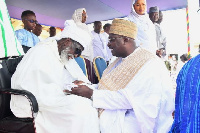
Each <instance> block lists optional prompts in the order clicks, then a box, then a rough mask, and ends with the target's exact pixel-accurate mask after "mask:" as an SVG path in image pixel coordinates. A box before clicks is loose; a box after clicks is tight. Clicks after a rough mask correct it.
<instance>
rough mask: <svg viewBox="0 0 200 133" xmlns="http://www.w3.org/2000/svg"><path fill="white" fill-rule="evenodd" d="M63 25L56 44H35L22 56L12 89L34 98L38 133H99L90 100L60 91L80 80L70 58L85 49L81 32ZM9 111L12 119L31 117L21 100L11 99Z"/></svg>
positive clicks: (20, 98)
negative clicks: (78, 50)
mask: <svg viewBox="0 0 200 133" xmlns="http://www.w3.org/2000/svg"><path fill="white" fill-rule="evenodd" d="M66 23H67V22H66ZM67 24H68V25H67V26H66V27H65V29H64V30H63V31H62V34H61V38H60V39H59V40H58V41H56V40H49V41H44V42H41V43H38V45H36V46H35V47H33V48H32V49H31V50H30V52H28V53H27V54H26V55H25V56H24V58H23V59H22V61H21V62H20V64H19V65H18V67H17V69H16V72H15V73H14V75H13V77H12V81H11V82H12V88H13V89H22V90H28V91H30V92H31V93H33V95H34V96H35V97H36V99H37V102H38V105H39V112H38V115H37V117H36V119H35V126H36V131H37V132H38V133H99V125H98V115H97V111H96V109H95V108H93V107H92V105H91V104H92V103H91V100H90V99H87V98H84V97H80V96H76V95H65V93H64V92H63V89H67V88H71V86H73V84H71V83H72V82H73V81H74V80H76V79H79V80H80V78H79V77H83V76H82V75H81V74H83V73H81V70H80V71H79V70H78V69H76V70H74V68H77V67H76V66H77V64H73V65H71V61H72V62H73V61H74V59H71V58H72V57H73V56H74V53H76V51H75V50H77V49H80V47H85V43H84V42H85V40H84V39H85V38H84V36H85V35H84V34H82V33H83V32H81V30H79V28H78V27H76V26H75V24H74V23H71V21H69V23H67ZM81 45H82V46H81ZM86 79H87V78H86V77H85V79H84V77H83V80H85V81H86V82H87V80H86ZM11 110H12V112H13V114H14V115H15V116H16V117H31V112H30V104H29V102H28V101H27V99H26V98H25V97H21V96H12V98H11Z"/></svg>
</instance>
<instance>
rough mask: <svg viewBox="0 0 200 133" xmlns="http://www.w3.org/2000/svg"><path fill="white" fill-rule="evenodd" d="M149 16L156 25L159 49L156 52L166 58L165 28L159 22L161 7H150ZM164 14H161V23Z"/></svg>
mask: <svg viewBox="0 0 200 133" xmlns="http://www.w3.org/2000/svg"><path fill="white" fill-rule="evenodd" d="M149 18H150V20H151V21H152V22H153V24H154V25H155V29H156V42H157V51H156V53H157V52H158V53H160V54H159V55H160V57H161V58H162V59H164V57H165V56H166V37H165V35H164V34H163V30H162V29H161V27H160V24H158V23H157V22H158V20H159V8H158V7H157V6H155V7H150V8H149ZM162 19H163V16H161V18H160V20H159V23H161V22H162Z"/></svg>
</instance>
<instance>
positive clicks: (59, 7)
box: [6, 0, 187, 28]
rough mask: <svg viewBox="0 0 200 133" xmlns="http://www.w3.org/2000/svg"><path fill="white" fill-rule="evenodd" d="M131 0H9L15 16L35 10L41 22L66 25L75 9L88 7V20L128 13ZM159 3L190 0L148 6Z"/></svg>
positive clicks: (149, 0) (172, 6) (162, 6)
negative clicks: (25, 11)
mask: <svg viewBox="0 0 200 133" xmlns="http://www.w3.org/2000/svg"><path fill="white" fill-rule="evenodd" d="M131 3H132V0H6V4H7V7H8V11H9V14H10V16H11V17H12V18H17V19H21V13H22V12H23V11H24V10H32V11H34V12H35V13H36V17H37V20H38V22H39V23H41V24H45V25H50V26H55V27H60V28H63V27H64V22H65V20H66V19H71V16H72V14H73V13H74V10H75V9H78V8H86V10H87V14H88V16H89V17H88V19H87V23H92V22H94V21H102V20H109V19H113V18H117V17H118V18H119V17H125V16H127V15H128V14H129V13H130V10H131ZM151 6H158V7H159V8H160V10H173V9H179V8H185V7H186V6H187V0H147V7H148V8H149V7H151Z"/></svg>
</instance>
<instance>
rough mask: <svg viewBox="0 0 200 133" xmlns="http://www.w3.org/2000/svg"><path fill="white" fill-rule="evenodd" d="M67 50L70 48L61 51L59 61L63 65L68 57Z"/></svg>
mask: <svg viewBox="0 0 200 133" xmlns="http://www.w3.org/2000/svg"><path fill="white" fill-rule="evenodd" d="M69 51H70V48H66V49H64V50H62V51H61V54H60V58H61V61H62V62H63V64H64V65H65V64H67V63H68V61H69V58H68V57H69V55H68V53H69Z"/></svg>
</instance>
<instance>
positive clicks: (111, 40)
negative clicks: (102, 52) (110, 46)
mask: <svg viewBox="0 0 200 133" xmlns="http://www.w3.org/2000/svg"><path fill="white" fill-rule="evenodd" d="M117 38H123V37H122V36H119V37H110V38H108V43H112V42H114V41H115V40H116V39H117Z"/></svg>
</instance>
